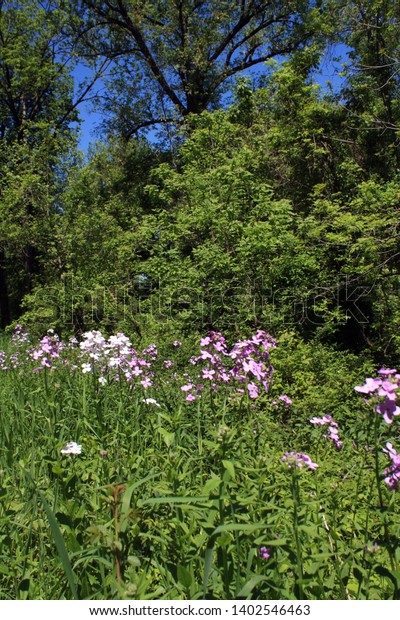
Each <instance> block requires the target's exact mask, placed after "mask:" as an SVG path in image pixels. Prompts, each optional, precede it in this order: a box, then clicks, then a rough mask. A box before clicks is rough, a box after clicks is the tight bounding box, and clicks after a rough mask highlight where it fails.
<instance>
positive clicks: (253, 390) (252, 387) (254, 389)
mask: <svg viewBox="0 0 400 620" xmlns="http://www.w3.org/2000/svg"><path fill="white" fill-rule="evenodd" d="M247 389H248V390H249V396H250V398H257V397H258V386H257V385H256V384H255V383H248V384H247Z"/></svg>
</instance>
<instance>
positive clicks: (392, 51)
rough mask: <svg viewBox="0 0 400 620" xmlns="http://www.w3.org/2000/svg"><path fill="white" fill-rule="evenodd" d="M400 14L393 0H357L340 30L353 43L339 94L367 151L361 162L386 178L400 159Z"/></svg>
mask: <svg viewBox="0 0 400 620" xmlns="http://www.w3.org/2000/svg"><path fill="white" fill-rule="evenodd" d="M399 19H400V8H399V4H398V2H396V1H395V0H373V1H371V0H368V1H367V0H354V1H353V2H350V3H349V4H348V7H347V11H346V13H345V19H344V24H343V30H342V32H341V33H340V36H341V38H342V40H343V41H344V42H345V43H346V45H347V46H348V47H349V48H350V49H349V51H348V58H349V60H350V63H347V66H346V69H345V78H346V79H345V84H344V88H343V89H342V90H341V93H340V99H341V101H342V102H343V103H344V105H345V106H346V109H347V111H348V112H349V113H350V114H349V127H351V128H352V133H353V136H354V138H355V139H356V140H357V141H358V143H359V145H360V147H361V148H362V150H363V151H364V157H363V162H362V163H363V166H364V167H365V168H366V169H368V171H369V172H370V173H373V174H377V175H379V176H380V177H383V178H385V179H389V178H390V177H391V176H392V175H393V173H394V172H395V171H396V170H397V169H398V168H399V165H400V141H399V136H398V131H399V128H400V105H399V100H400V99H399V87H400V44H399Z"/></svg>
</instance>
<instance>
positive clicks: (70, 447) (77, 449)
mask: <svg viewBox="0 0 400 620" xmlns="http://www.w3.org/2000/svg"><path fill="white" fill-rule="evenodd" d="M81 452H82V446H80V445H79V444H78V443H75V441H70V442H69V443H67V444H65V446H64V447H63V449H62V450H61V454H80V453H81Z"/></svg>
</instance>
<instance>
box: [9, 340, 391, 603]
mask: <svg viewBox="0 0 400 620" xmlns="http://www.w3.org/2000/svg"><path fill="white" fill-rule="evenodd" d="M4 347H5V348H7V349H9V351H11V348H12V345H11V343H9V342H5V343H4ZM284 349H285V346H284V344H283V345H282V347H281V350H280V349H279V346H278V349H277V350H276V352H275V353H274V359H273V362H274V365H275V376H274V381H275V382H274V387H272V389H271V392H270V394H268V395H264V396H262V397H261V398H259V399H257V400H254V401H253V400H251V399H249V398H248V396H247V395H245V396H244V397H240V395H238V394H234V393H233V392H231V391H229V390H228V391H222V392H219V393H217V394H213V393H211V392H209V391H206V390H205V391H204V392H203V394H202V398H201V399H197V400H196V401H195V402H193V403H189V402H186V401H185V394H184V393H183V392H182V391H181V390H180V386H181V385H183V383H184V380H182V381H181V382H180V381H179V380H178V378H175V379H174V378H173V375H172V371H170V372H167V371H166V370H163V369H162V366H163V365H162V364H159V366H157V367H156V378H155V380H154V386H153V387H151V388H148V389H147V390H144V389H143V388H142V387H141V386H140V384H136V387H135V388H134V389H132V387H130V386H129V384H128V383H126V382H125V381H124V380H123V378H121V380H120V381H119V382H116V381H110V382H109V383H108V384H107V385H105V386H100V385H99V383H98V381H97V378H96V377H94V376H93V375H92V374H91V373H87V374H83V373H82V372H81V370H80V363H78V367H77V368H75V369H73V368H72V367H71V365H65V366H63V365H61V363H57V364H56V366H55V367H54V368H48V369H43V370H42V371H40V372H33V369H34V368H35V367H37V366H38V364H37V363H34V362H27V363H24V364H23V365H21V366H18V367H16V368H15V369H10V370H3V371H0V599H26V598H29V599H60V598H61V599H63V598H85V599H108V600H111V599H121V598H127V599H129V598H131V599H163V598H165V599H196V598H208V599H213V598H214V599H237V598H252V599H301V598H305V599H391V598H398V594H399V587H400V553H399V550H398V549H397V540H398V538H399V536H400V510H399V502H398V496H397V495H396V493H395V492H393V491H390V490H389V489H388V488H387V487H386V485H385V484H384V483H383V482H382V480H380V478H379V476H380V475H381V472H382V471H383V470H384V469H385V467H387V466H388V462H387V461H388V459H387V457H386V456H385V454H384V453H383V452H382V447H384V445H385V442H386V441H392V442H393V444H394V445H395V446H396V440H397V438H398V435H399V431H398V428H399V427H398V422H397V423H396V420H395V421H394V423H393V425H391V426H388V425H386V424H385V423H384V422H383V420H381V419H380V418H379V419H378V425H377V439H376V443H375V440H374V419H375V418H374V416H375V415H376V414H374V412H373V409H371V408H368V407H367V406H366V405H365V404H364V403H363V402H362V398H361V397H360V395H357V394H355V393H354V390H353V386H354V385H355V382H356V381H358V382H360V381H363V378H364V377H365V374H363V373H364V372H365V370H366V368H365V365H364V366H363V363H361V362H360V360H357V359H355V358H350V357H346V356H345V355H344V354H342V355H339V354H337V353H335V352H332V351H325V352H321V351H322V350H320V351H319V352H314V353H313V351H312V348H309V347H307V346H306V345H296V347H293V350H292V351H291V352H290V353H289V354H287V353H285V351H284ZM21 350H23V348H22V349H20V351H21ZM282 351H283V352H282ZM20 355H21V354H20ZM75 355H76V351H75V352H74V351H71V352H68V353H65V354H63V357H65V358H69V359H70V360H71V361H72V359H73V358H74V356H75ZM285 356H286V357H285ZM321 356H325V357H324V359H321ZM188 368H190V367H189V366H188ZM302 369H303V372H301V370H302ZM186 370H187V369H186ZM184 371H185V369H183V368H181V369H180V371H179V373H178V374H179V376H181V374H182V372H184ZM192 371H193V369H190V372H192ZM284 392H285V393H287V394H288V395H289V396H291V397H292V398H293V401H294V402H293V405H291V406H284V405H283V404H280V405H278V406H272V405H271V402H272V401H273V400H276V399H277V397H278V396H279V394H281V393H284ZM150 397H152V398H155V399H156V400H157V401H158V403H159V404H160V405H161V406H160V407H156V406H154V405H147V404H146V403H144V402H143V399H144V398H150ZM327 413H330V414H331V415H333V416H334V417H335V420H336V421H337V422H338V423H339V432H340V435H341V439H342V440H343V442H344V445H343V449H342V450H341V451H338V450H337V449H336V448H335V446H334V444H333V443H332V442H330V441H328V440H326V439H324V438H323V434H324V433H325V432H326V428H325V427H323V428H315V427H313V426H312V425H311V424H310V423H309V419H310V418H311V417H312V416H314V415H324V414H327ZM68 441H76V442H77V443H79V444H81V445H82V453H81V454H80V455H62V454H61V448H62V447H63V446H64V444H65V443H66V442H68ZM287 451H299V452H305V453H307V454H309V455H310V456H311V458H312V460H313V461H316V462H317V463H318V464H319V468H318V469H317V470H316V471H311V470H308V469H306V468H304V469H299V468H296V469H294V470H292V469H290V468H289V467H288V465H287V464H286V463H283V462H282V461H281V457H282V456H283V454H284V453H285V452H287ZM376 459H377V461H376ZM376 463H378V469H379V471H378V472H377V471H376V467H375V466H376ZM377 473H378V476H377ZM377 478H378V479H377ZM379 489H380V492H379ZM374 543H376V545H375V546H373V545H374ZM261 546H265V547H268V548H269V549H270V558H269V559H267V560H265V559H262V558H261V557H260V556H259V549H260V547H261Z"/></svg>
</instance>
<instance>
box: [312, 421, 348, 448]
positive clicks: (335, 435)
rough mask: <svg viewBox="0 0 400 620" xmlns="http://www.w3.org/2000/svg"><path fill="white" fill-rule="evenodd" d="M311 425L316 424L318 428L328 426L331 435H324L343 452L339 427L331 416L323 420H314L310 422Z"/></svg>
mask: <svg viewBox="0 0 400 620" xmlns="http://www.w3.org/2000/svg"><path fill="white" fill-rule="evenodd" d="M310 422H311V424H316V425H317V426H325V425H328V428H329V435H324V437H326V438H327V439H332V441H333V443H334V444H335V446H336V447H337V449H338V450H341V448H342V446H343V442H342V441H340V439H339V430H338V429H339V425H338V423H337V422H335V421H334V420H333V418H332V416H331V415H324V416H323V417H322V418H315V417H314V418H312V419H311V420H310Z"/></svg>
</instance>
